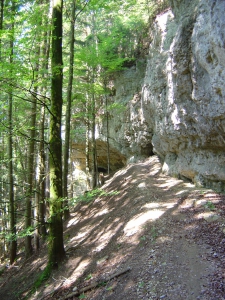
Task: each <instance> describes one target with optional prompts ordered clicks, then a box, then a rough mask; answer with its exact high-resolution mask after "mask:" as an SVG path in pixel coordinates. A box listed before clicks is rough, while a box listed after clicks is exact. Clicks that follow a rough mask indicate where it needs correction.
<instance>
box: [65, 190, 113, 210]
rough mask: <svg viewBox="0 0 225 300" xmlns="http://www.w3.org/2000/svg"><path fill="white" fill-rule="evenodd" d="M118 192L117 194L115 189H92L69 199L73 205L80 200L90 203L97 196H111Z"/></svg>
mask: <svg viewBox="0 0 225 300" xmlns="http://www.w3.org/2000/svg"><path fill="white" fill-rule="evenodd" d="M118 194H119V192H117V191H113V192H109V193H107V192H106V191H104V190H102V189H94V190H91V191H87V192H85V193H84V195H79V196H77V197H75V198H72V199H70V205H71V206H74V205H76V204H78V203H80V202H83V203H90V202H92V201H93V200H95V199H96V198H97V197H106V196H113V195H118Z"/></svg>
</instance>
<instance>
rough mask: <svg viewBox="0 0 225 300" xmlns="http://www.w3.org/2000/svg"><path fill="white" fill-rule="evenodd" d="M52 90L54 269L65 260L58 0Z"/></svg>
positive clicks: (59, 3) (51, 244) (51, 247)
mask: <svg viewBox="0 0 225 300" xmlns="http://www.w3.org/2000/svg"><path fill="white" fill-rule="evenodd" d="M52 20H53V30H52V60H51V62H52V64H51V67H52V87H51V115H50V137H49V150H50V154H49V165H50V228H49V229H50V237H49V257H48V258H49V264H51V265H52V266H53V267H57V265H58V263H60V261H62V260H63V258H64V257H65V250H64V245H63V223H62V140H61V120H62V82H63V74H62V67H63V63H62V0H54V1H53V14H52Z"/></svg>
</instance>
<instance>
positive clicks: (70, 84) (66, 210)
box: [63, 0, 76, 220]
mask: <svg viewBox="0 0 225 300" xmlns="http://www.w3.org/2000/svg"><path fill="white" fill-rule="evenodd" d="M75 11H76V6H75V1H74V0H73V1H72V7H71V23H70V60H69V82H68V86H67V103H66V126H65V127H66V128H65V129H66V133H65V146H64V168H63V197H64V198H65V200H64V219H65V220H67V219H68V218H69V216H70V212H69V207H68V200H67V198H68V188H67V185H68V182H67V178H68V161H69V149H70V127H71V126H70V121H71V104H72V88H73V65H74V42H75V37H74V26H75Z"/></svg>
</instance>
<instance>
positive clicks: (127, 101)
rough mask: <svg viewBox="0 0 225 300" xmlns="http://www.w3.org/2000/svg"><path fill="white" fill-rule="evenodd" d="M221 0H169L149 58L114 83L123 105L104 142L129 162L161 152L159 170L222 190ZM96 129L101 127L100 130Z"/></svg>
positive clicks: (224, 6) (224, 63)
mask: <svg viewBox="0 0 225 300" xmlns="http://www.w3.org/2000/svg"><path fill="white" fill-rule="evenodd" d="M224 11H225V1H224V0H202V1H201V0H192V1H190V0H182V1H181V0H171V9H168V10H167V11H165V12H163V13H161V14H160V15H158V16H157V17H156V19H155V21H154V23H153V25H152V28H151V30H150V32H151V33H150V36H149V41H150V45H149V54H148V57H147V61H145V60H139V61H138V62H137V64H136V66H135V67H132V68H130V69H129V70H126V71H125V72H123V73H121V74H120V75H119V76H117V78H116V79H115V80H114V89H115V91H116V93H115V96H114V97H113V100H114V101H116V102H117V103H120V104H121V107H123V110H122V111H121V112H120V113H115V114H114V116H113V117H112V118H111V119H110V142H111V144H112V145H113V147H115V148H117V149H118V150H119V151H120V152H121V153H122V154H124V155H125V156H126V157H127V158H128V161H132V160H134V159H138V158H139V157H146V156H149V155H151V154H152V152H154V153H156V154H158V155H159V157H160V158H161V160H162V162H163V170H164V172H166V173H168V174H170V175H173V176H181V177H182V176H183V177H186V178H188V179H190V180H192V181H193V182H194V183H196V184H197V185H202V186H208V187H213V188H217V189H219V190H224V189H225V187H224V186H225V185H224V183H225V84H224V82H225V18H224ZM102 134H104V130H103V129H102Z"/></svg>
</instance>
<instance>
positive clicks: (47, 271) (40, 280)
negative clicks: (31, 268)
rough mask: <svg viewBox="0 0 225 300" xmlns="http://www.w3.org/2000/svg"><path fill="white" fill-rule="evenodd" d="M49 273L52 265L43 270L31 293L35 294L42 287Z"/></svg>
mask: <svg viewBox="0 0 225 300" xmlns="http://www.w3.org/2000/svg"><path fill="white" fill-rule="evenodd" d="M51 272H52V265H51V264H48V265H47V267H46V268H45V269H44V270H43V272H42V273H41V274H40V275H39V277H38V278H37V280H36V281H35V283H34V287H33V292H35V291H36V290H37V289H38V288H39V287H40V286H41V285H42V283H43V282H44V281H46V280H47V279H48V278H49V277H50V275H51Z"/></svg>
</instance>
